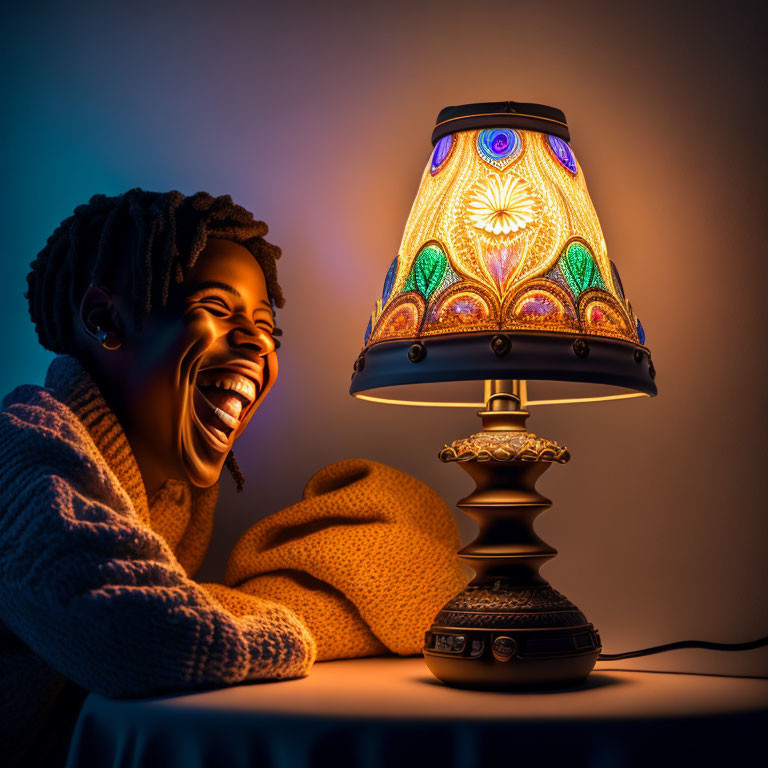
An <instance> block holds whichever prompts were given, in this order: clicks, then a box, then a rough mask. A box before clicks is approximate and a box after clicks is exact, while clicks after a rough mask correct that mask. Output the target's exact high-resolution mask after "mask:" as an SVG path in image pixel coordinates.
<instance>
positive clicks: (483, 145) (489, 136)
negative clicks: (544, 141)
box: [477, 128, 523, 165]
mask: <svg viewBox="0 0 768 768" xmlns="http://www.w3.org/2000/svg"><path fill="white" fill-rule="evenodd" d="M522 146H523V143H522V141H521V139H520V136H519V135H518V134H517V132H516V131H511V130H509V129H508V128H489V129H487V130H485V131H480V133H479V134H478V135H477V151H478V152H479V153H480V154H481V155H482V156H483V158H484V159H485V160H487V161H488V162H489V163H491V164H493V165H496V164H497V163H498V162H499V161H500V160H506V159H507V158H508V157H511V156H512V155H514V154H516V153H517V152H519V151H520V149H521V147H522Z"/></svg>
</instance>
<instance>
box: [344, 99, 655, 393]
mask: <svg viewBox="0 0 768 768" xmlns="http://www.w3.org/2000/svg"><path fill="white" fill-rule="evenodd" d="M567 139H569V133H568V129H567V126H566V123H565V116H564V115H563V114H562V112H560V111H559V110H556V109H553V108H550V107H543V106H541V105H535V104H514V103H513V102H505V103H501V104H474V105H465V106H463V107H449V108H447V109H445V110H443V111H442V112H441V113H440V115H439V116H438V120H437V126H436V128H435V131H434V133H433V143H434V149H433V151H432V153H431V156H430V158H429V160H428V162H427V165H426V168H425V169H424V173H423V176H422V179H421V184H420V186H419V190H418V193H417V195H416V199H415V200H414V203H413V207H412V209H411V213H410V216H409V217H408V221H407V222H406V225H405V231H404V233H403V238H402V242H401V245H400V250H399V252H398V255H397V256H396V257H395V259H394V261H393V262H392V264H391V265H390V267H389V270H388V272H387V275H386V278H385V281H384V288H383V292H382V296H381V298H380V299H378V300H377V301H376V303H375V306H374V309H373V312H372V315H371V318H370V321H369V323H368V328H367V330H366V333H365V342H364V343H365V346H364V348H363V351H362V352H361V354H360V356H359V357H358V360H357V362H356V363H355V374H354V376H353V380H352V387H351V391H352V392H353V393H356V392H362V391H364V390H367V389H371V388H376V387H382V386H390V385H394V384H411V383H416V382H428V381H460V380H468V379H546V380H562V381H581V382H594V383H600V384H614V385H618V386H621V387H626V388H629V389H632V390H636V391H638V392H643V393H646V394H651V395H653V394H655V393H656V387H655V384H654V381H653V379H654V376H655V371H654V369H653V365H652V363H651V359H650V353H649V351H648V349H647V348H646V347H645V346H644V344H645V334H644V331H643V328H642V325H641V324H640V321H639V320H638V318H637V316H636V315H635V313H634V311H633V309H632V306H631V304H630V302H629V301H628V299H627V297H626V295H625V293H624V288H623V286H622V283H621V279H620V277H619V272H618V269H617V268H616V265H615V264H614V263H613V262H612V261H611V260H610V259H609V257H608V251H607V248H606V244H605V240H604V238H603V233H602V230H601V228H600V222H599V220H598V217H597V213H596V212H595V208H594V206H593V204H592V201H591V199H590V196H589V192H588V190H587V185H586V181H585V179H584V173H583V170H582V168H581V166H580V165H579V163H578V161H577V159H576V156H575V154H574V152H573V150H572V149H571V147H570V145H569V143H568V141H567Z"/></svg>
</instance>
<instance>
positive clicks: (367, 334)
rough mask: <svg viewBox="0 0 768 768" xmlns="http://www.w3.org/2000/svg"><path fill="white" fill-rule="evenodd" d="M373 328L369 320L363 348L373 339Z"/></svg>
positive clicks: (369, 319)
mask: <svg viewBox="0 0 768 768" xmlns="http://www.w3.org/2000/svg"><path fill="white" fill-rule="evenodd" d="M372 330H373V328H372V327H371V318H370V317H369V318H368V325H367V326H366V328H365V341H363V346H365V345H366V344H367V343H368V339H370V338H371V331H372Z"/></svg>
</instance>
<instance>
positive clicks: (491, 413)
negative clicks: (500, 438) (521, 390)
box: [478, 392, 529, 432]
mask: <svg viewBox="0 0 768 768" xmlns="http://www.w3.org/2000/svg"><path fill="white" fill-rule="evenodd" d="M478 416H480V418H481V419H482V420H483V431H484V432H525V431H526V427H525V422H526V420H527V419H528V416H529V413H528V411H524V410H521V408H520V398H519V397H518V396H517V395H513V394H508V393H506V392H497V393H496V394H493V395H491V396H490V397H489V398H488V402H487V403H486V406H485V410H484V411H480V412H479V413H478Z"/></svg>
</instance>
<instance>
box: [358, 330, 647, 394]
mask: <svg viewBox="0 0 768 768" xmlns="http://www.w3.org/2000/svg"><path fill="white" fill-rule="evenodd" d="M412 348H414V349H412ZM494 348H495V349H496V350H497V351H494ZM499 352H501V354H499ZM655 375H656V371H655V369H654V366H653V362H652V361H651V353H650V350H649V349H648V348H647V347H644V346H641V345H639V344H633V343H632V342H628V341H621V340H618V339H611V338H606V337H604V336H589V335H573V334H564V333H535V332H531V331H510V332H487V331H485V332H482V333H462V334H446V335H444V336H432V337H426V338H421V339H406V340H398V341H381V342H377V343H376V344H373V345H371V346H370V347H367V348H366V349H364V350H363V351H362V352H361V353H360V355H359V357H358V358H357V360H356V361H355V365H354V373H353V375H352V384H351V386H350V388H349V391H350V394H353V395H354V394H356V393H358V392H365V391H367V390H370V389H378V388H380V387H390V386H397V385H402V384H422V383H430V382H444V381H471V380H483V379H525V380H529V381H534V380H541V381H568V382H582V383H590V384H608V385H613V386H617V387H624V388H627V389H632V390H635V391H636V392H643V393H645V394H647V395H650V396H651V397H653V396H654V395H656V392H657V389H656V384H655V382H654V378H655Z"/></svg>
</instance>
